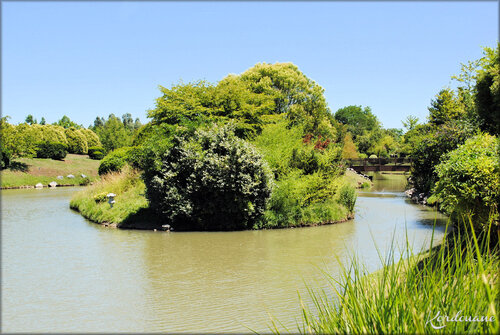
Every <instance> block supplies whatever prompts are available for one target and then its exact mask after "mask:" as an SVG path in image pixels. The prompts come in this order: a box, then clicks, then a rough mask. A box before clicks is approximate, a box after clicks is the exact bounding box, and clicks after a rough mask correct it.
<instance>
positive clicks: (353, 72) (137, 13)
mask: <svg viewBox="0 0 500 335" xmlns="http://www.w3.org/2000/svg"><path fill="white" fill-rule="evenodd" d="M497 41H498V3H497V2H494V1H493V2H474V1H471V2H437V3H429V2H376V3H369V2H354V3H348V2H314V3H306V2H271V3H262V2H230V3H228V2H206V3H204V2H188V3H181V2H147V3H140V2H106V3H100V2H41V3H37V2H3V3H2V70H3V71H2V113H3V115H4V116H5V115H9V116H11V120H10V122H11V123H19V122H22V121H24V119H25V117H26V115H27V114H33V115H34V116H35V117H36V118H37V119H38V120H40V118H41V117H42V116H44V117H45V119H46V120H47V122H50V123H52V122H55V121H56V120H58V119H60V118H61V117H62V116H63V115H65V114H66V115H68V116H69V117H70V118H71V119H72V120H74V121H76V122H77V123H81V124H83V125H84V126H88V125H89V124H91V123H93V120H94V119H95V117H96V116H105V117H107V116H108V115H109V114H110V113H114V114H115V115H118V116H121V115H122V114H124V113H131V114H132V116H133V117H134V118H135V117H139V118H140V119H141V121H142V122H146V121H147V119H146V110H147V109H150V108H152V107H154V103H155V99H156V98H157V97H158V96H159V91H158V85H162V86H166V87H169V86H170V85H172V84H174V83H177V82H178V81H179V80H181V79H182V80H183V81H184V82H189V81H195V80H198V79H205V80H208V81H210V82H217V81H219V80H220V79H222V78H223V77H224V76H226V75H227V74H229V73H241V72H243V71H245V70H246V69H248V68H250V67H252V66H253V65H254V64H256V63H258V62H268V63H274V62H293V63H294V64H296V65H297V66H298V67H299V68H300V69H301V70H302V71H303V72H304V73H305V74H306V75H307V76H308V77H310V78H312V79H314V80H315V81H316V82H317V83H318V84H320V85H321V86H322V87H324V89H325V96H326V99H327V102H328V104H329V106H330V108H331V109H332V111H334V112H335V111H336V110H337V109H338V108H340V107H343V106H347V105H363V106H370V107H371V108H372V111H373V112H374V113H375V114H376V115H377V116H378V117H379V119H380V120H381V121H382V123H383V125H384V126H385V127H388V128H390V127H398V128H400V127H402V125H401V120H402V119H404V118H405V117H406V116H407V115H410V114H413V115H416V116H418V117H419V118H420V119H421V120H424V119H425V118H426V116H427V113H428V112H427V107H428V106H429V103H430V100H431V99H432V98H433V97H434V95H435V94H436V93H437V92H438V91H439V90H440V89H441V88H443V87H445V86H447V85H450V84H452V82H451V81H450V76H451V75H453V74H457V73H458V72H459V71H460V63H461V62H467V61H468V60H474V59H477V58H479V57H481V55H482V51H481V46H491V47H493V46H494V45H495V44H496V43H497Z"/></svg>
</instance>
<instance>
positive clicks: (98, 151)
mask: <svg viewBox="0 0 500 335" xmlns="http://www.w3.org/2000/svg"><path fill="white" fill-rule="evenodd" d="M88 154H89V157H90V158H91V159H97V160H101V159H103V158H104V148H102V147H90V148H89V151H88Z"/></svg>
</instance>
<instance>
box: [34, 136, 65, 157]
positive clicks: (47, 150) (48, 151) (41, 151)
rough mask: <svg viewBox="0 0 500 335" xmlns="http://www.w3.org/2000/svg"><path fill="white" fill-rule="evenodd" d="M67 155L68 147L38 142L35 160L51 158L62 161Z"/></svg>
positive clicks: (61, 144) (55, 143)
mask: <svg viewBox="0 0 500 335" xmlns="http://www.w3.org/2000/svg"><path fill="white" fill-rule="evenodd" d="M67 154H68V146H67V145H66V144H63V143H58V142H49V141H44V142H39V143H38V144H37V150H36V157H37V158H52V159H57V160H62V159H64V157H66V155H67Z"/></svg>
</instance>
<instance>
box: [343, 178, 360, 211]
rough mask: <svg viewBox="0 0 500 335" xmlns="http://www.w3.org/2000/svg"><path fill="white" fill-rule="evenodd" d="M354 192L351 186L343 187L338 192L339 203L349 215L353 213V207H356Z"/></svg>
mask: <svg viewBox="0 0 500 335" xmlns="http://www.w3.org/2000/svg"><path fill="white" fill-rule="evenodd" d="M356 198H357V195H356V190H355V189H354V187H352V186H351V185H344V186H342V187H341V188H340V191H339V203H341V204H342V205H344V206H345V207H346V208H347V210H348V211H349V213H353V212H354V205H356Z"/></svg>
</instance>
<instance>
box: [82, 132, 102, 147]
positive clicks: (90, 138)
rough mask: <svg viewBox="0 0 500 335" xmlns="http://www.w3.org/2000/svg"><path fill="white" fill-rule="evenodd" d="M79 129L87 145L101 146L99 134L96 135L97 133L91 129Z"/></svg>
mask: <svg viewBox="0 0 500 335" xmlns="http://www.w3.org/2000/svg"><path fill="white" fill-rule="evenodd" d="M80 131H81V132H82V133H83V135H84V136H85V138H86V140H87V146H88V147H102V144H101V141H100V140H99V136H97V134H96V133H94V132H93V131H92V130H91V129H86V128H82V129H80Z"/></svg>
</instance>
